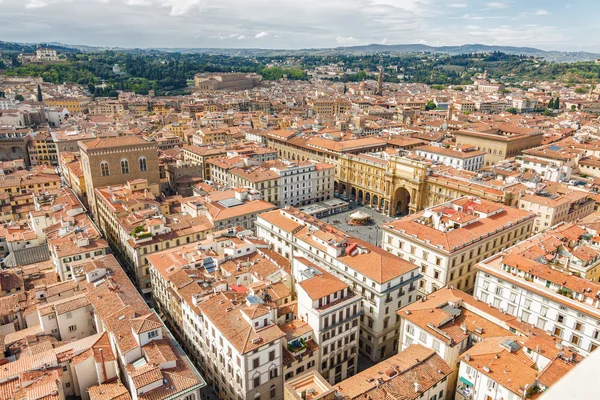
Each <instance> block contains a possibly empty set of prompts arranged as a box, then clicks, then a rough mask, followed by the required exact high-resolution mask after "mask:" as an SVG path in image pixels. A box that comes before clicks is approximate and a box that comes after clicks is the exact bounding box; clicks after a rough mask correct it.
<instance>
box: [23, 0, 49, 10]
mask: <svg viewBox="0 0 600 400" xmlns="http://www.w3.org/2000/svg"><path fill="white" fill-rule="evenodd" d="M47 5H48V3H47V2H46V1H44V0H29V2H28V3H27V5H25V8H29V9H32V8H43V7H46V6H47Z"/></svg>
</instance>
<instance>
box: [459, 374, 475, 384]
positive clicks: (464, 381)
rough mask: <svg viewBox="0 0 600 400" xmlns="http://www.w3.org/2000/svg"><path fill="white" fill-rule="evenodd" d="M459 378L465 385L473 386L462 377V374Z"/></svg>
mask: <svg viewBox="0 0 600 400" xmlns="http://www.w3.org/2000/svg"><path fill="white" fill-rule="evenodd" d="M459 380H460V381H461V382H462V383H464V384H465V385H467V386H473V384H472V383H471V382H469V381H468V380H467V379H465V378H463V377H462V376H461V377H460V379H459Z"/></svg>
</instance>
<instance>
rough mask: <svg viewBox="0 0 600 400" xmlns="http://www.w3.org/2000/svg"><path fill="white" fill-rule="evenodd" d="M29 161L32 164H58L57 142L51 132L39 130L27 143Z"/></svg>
mask: <svg viewBox="0 0 600 400" xmlns="http://www.w3.org/2000/svg"><path fill="white" fill-rule="evenodd" d="M27 149H28V151H29V161H30V162H31V165H33V166H36V165H48V166H57V165H58V151H57V148H56V143H55V142H54V140H53V139H52V136H51V135H50V133H49V132H37V133H36V134H35V136H34V137H33V140H31V141H30V142H29V143H28V144H27Z"/></svg>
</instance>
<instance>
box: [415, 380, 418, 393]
mask: <svg viewBox="0 0 600 400" xmlns="http://www.w3.org/2000/svg"><path fill="white" fill-rule="evenodd" d="M415 393H419V382H415Z"/></svg>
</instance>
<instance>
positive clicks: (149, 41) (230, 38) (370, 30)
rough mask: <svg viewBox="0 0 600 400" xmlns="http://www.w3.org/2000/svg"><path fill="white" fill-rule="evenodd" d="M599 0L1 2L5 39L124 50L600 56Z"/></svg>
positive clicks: (2, 36) (2, 37)
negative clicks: (377, 47) (469, 49)
mask: <svg viewBox="0 0 600 400" xmlns="http://www.w3.org/2000/svg"><path fill="white" fill-rule="evenodd" d="M599 14H600V2H599V1H597V0H563V1H559V0H544V1H540V0H501V1H489V0H488V1H481V0H0V40H4V41H18V42H53V41H55V42H62V43H67V44H86V45H95V46H121V47H255V48H256V47H260V48H308V47H336V46H349V45H361V44H370V43H382V44H404V43H424V44H428V45H432V46H438V45H460V44H466V43H483V44H496V45H514V46H533V47H537V48H541V49H546V50H567V51H596V52H600V39H599V38H598V37H599V36H598V34H599V33H600V28H599V27H598V22H597V17H598V15H599Z"/></svg>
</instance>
